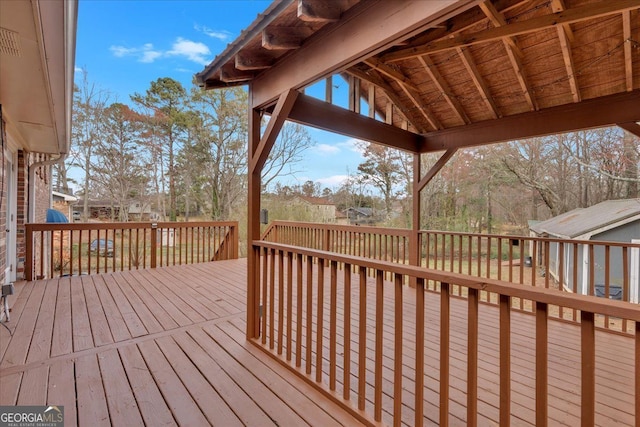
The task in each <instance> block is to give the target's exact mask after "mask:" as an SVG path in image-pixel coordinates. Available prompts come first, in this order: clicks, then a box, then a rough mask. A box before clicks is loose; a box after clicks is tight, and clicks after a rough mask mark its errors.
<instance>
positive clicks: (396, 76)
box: [364, 58, 418, 90]
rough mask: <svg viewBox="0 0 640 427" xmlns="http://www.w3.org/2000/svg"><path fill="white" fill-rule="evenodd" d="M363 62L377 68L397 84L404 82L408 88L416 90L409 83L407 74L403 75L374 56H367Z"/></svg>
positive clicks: (415, 87)
mask: <svg viewBox="0 0 640 427" xmlns="http://www.w3.org/2000/svg"><path fill="white" fill-rule="evenodd" d="M364 62H365V63H366V64H367V65H368V66H370V67H371V68H373V69H375V70H378V71H379V72H381V73H382V74H384V75H385V76H387V77H390V78H391V79H393V80H395V81H397V82H398V83H399V84H404V85H405V86H407V87H408V88H410V89H413V90H418V88H417V86H415V85H414V84H413V83H411V79H409V78H408V77H407V76H405V75H404V74H402V73H401V72H400V71H398V70H396V69H395V68H392V67H390V66H389V65H387V64H384V63H382V62H381V61H380V60H378V59H376V58H368V59H365V60H364Z"/></svg>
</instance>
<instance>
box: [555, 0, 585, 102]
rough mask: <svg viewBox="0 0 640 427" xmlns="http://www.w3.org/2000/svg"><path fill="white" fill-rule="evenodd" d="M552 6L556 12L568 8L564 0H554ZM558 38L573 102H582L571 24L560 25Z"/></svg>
mask: <svg viewBox="0 0 640 427" xmlns="http://www.w3.org/2000/svg"><path fill="white" fill-rule="evenodd" d="M551 8H552V10H553V11H554V12H562V11H563V10H565V9H566V7H565V5H564V0H552V1H551ZM558 39H559V40H560V48H561V49H562V59H563V60H564V66H565V68H566V69H567V76H568V77H569V86H570V87H571V95H572V96H573V102H580V100H581V99H582V96H581V95H580V88H579V87H578V79H577V78H576V67H575V66H574V64H573V55H572V54H571V41H572V40H573V31H572V30H571V25H570V24H563V25H558Z"/></svg>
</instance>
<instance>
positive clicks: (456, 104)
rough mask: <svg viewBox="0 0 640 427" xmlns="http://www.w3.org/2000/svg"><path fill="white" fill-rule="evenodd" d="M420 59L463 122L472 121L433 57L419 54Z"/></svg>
mask: <svg viewBox="0 0 640 427" xmlns="http://www.w3.org/2000/svg"><path fill="white" fill-rule="evenodd" d="M418 61H420V64H422V66H423V67H424V69H425V71H426V72H427V74H429V77H431V80H433V82H434V83H435V85H436V87H437V88H438V90H439V91H440V93H441V94H442V96H443V97H444V99H445V101H447V104H449V106H450V107H451V109H452V110H453V112H454V113H455V114H456V116H458V118H459V119H460V121H462V123H464V124H466V123H471V120H470V119H469V116H467V113H465V111H464V107H463V106H462V104H461V103H460V101H458V99H457V98H455V97H453V96H451V95H452V94H453V91H452V90H451V88H450V87H449V84H448V83H447V82H446V81H445V79H444V77H442V74H440V72H439V71H438V69H437V68H436V64H434V63H433V61H432V60H431V58H429V57H428V56H427V55H424V56H419V57H418Z"/></svg>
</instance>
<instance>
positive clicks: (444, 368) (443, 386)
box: [440, 283, 450, 427]
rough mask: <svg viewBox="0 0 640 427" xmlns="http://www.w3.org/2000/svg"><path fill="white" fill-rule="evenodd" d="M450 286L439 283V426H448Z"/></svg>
mask: <svg viewBox="0 0 640 427" xmlns="http://www.w3.org/2000/svg"><path fill="white" fill-rule="evenodd" d="M449 307H450V285H449V284H448V283H440V426H441V427H447V426H448V425H449V339H450V337H449V330H450V320H449Z"/></svg>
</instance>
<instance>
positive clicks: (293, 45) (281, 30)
mask: <svg viewBox="0 0 640 427" xmlns="http://www.w3.org/2000/svg"><path fill="white" fill-rule="evenodd" d="M312 32H313V31H312V30H311V29H310V28H307V27H268V28H265V29H264V30H263V31H262V47H263V48H265V49H267V50H294V49H299V48H300V47H301V46H302V42H303V41H304V40H305V39H306V38H307V37H309V36H310V35H311V34H312Z"/></svg>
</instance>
